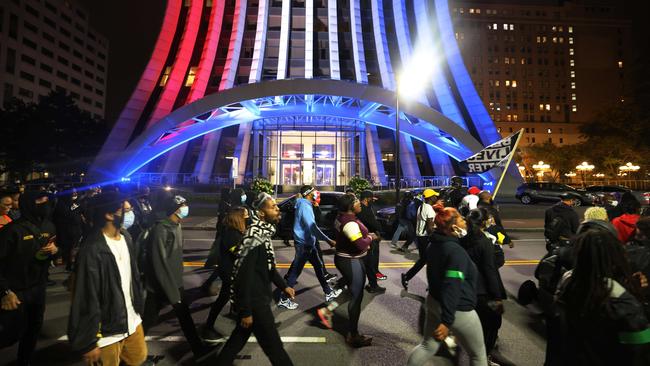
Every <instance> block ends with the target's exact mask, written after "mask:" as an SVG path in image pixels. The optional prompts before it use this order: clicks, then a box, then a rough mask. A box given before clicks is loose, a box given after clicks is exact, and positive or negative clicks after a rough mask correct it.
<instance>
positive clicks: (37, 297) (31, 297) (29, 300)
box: [14, 284, 46, 365]
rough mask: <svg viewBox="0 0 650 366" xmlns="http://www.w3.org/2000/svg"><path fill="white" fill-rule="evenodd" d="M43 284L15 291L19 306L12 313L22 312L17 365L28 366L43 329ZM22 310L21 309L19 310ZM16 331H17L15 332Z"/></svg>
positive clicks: (44, 287)
mask: <svg viewBox="0 0 650 366" xmlns="http://www.w3.org/2000/svg"><path fill="white" fill-rule="evenodd" d="M45 289H46V286H45V284H43V285H41V286H36V287H32V288H29V289H26V290H21V291H15V293H16V296H18V299H19V300H20V302H21V304H20V305H18V306H19V309H18V310H14V311H22V312H23V318H22V319H23V324H22V335H21V337H20V339H19V341H18V355H17V361H16V363H17V364H18V365H28V364H30V362H31V358H32V354H33V353H34V349H36V341H37V340H38V335H39V333H40V332H41V328H42V327H43V315H44V314H45ZM21 308H22V309H21ZM17 331H18V330H17Z"/></svg>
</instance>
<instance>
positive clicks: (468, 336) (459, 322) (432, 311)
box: [407, 295, 487, 366]
mask: <svg viewBox="0 0 650 366" xmlns="http://www.w3.org/2000/svg"><path fill="white" fill-rule="evenodd" d="M425 305H426V319H425V321H424V339H423V340H422V343H420V344H419V345H418V346H416V347H415V348H414V349H413V351H411V355H410V356H409V359H408V363H407V365H408V366H419V365H424V364H425V363H426V362H427V361H428V360H429V359H431V358H432V357H433V356H434V355H435V354H436V352H438V349H439V348H440V342H439V341H437V340H436V339H435V338H433V332H434V331H435V330H436V328H438V325H439V324H440V318H441V316H440V314H441V308H440V303H439V302H438V301H437V300H436V299H434V298H433V297H432V296H431V295H429V296H427V300H426V303H425ZM455 315H456V319H455V320H454V323H453V324H452V325H451V327H450V331H451V332H453V334H454V336H456V340H457V341H458V343H459V344H460V346H461V347H463V349H464V350H465V351H466V352H467V354H468V355H469V359H470V365H471V366H486V365H487V355H486V353H485V343H484V342H483V330H482V328H481V321H480V320H479V318H478V315H477V314H476V311H474V310H472V311H456V314H455Z"/></svg>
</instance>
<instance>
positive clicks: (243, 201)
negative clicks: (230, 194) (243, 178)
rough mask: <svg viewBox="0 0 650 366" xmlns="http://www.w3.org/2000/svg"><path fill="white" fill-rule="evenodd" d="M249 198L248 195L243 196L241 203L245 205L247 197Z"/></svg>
mask: <svg viewBox="0 0 650 366" xmlns="http://www.w3.org/2000/svg"><path fill="white" fill-rule="evenodd" d="M247 198H248V197H247V196H246V195H243V196H241V204H242V205H243V204H246V199H247Z"/></svg>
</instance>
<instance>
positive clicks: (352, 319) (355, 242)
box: [319, 193, 378, 348]
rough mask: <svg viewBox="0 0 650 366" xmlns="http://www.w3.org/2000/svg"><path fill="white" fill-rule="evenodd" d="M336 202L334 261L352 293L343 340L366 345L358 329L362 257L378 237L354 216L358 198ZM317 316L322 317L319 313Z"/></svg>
mask: <svg viewBox="0 0 650 366" xmlns="http://www.w3.org/2000/svg"><path fill="white" fill-rule="evenodd" d="M338 206H339V213H338V216H337V217H336V221H335V222H334V228H335V229H336V255H335V256H334V264H335V265H336V268H337V269H338V270H339V272H341V275H342V276H343V281H344V282H345V283H346V284H347V287H348V290H349V291H350V294H351V297H352V298H351V299H350V301H349V302H348V317H349V325H348V329H349V333H348V334H347V336H346V338H345V341H346V342H347V344H349V345H350V346H352V347H355V348H359V347H366V346H370V345H371V344H372V337H368V336H365V335H362V334H360V333H359V317H360V316H361V302H362V301H363V287H364V285H365V282H366V273H365V268H364V257H365V256H366V255H367V254H368V250H369V248H370V245H371V243H372V241H373V240H376V239H378V237H377V236H376V235H375V234H373V233H370V232H369V231H368V229H367V228H366V227H365V226H364V225H363V223H362V222H361V221H360V220H359V219H358V218H357V214H359V213H360V212H361V202H359V200H358V199H357V198H356V197H355V196H354V195H353V194H349V193H348V194H345V195H343V196H341V198H339V203H338ZM322 313H323V309H321V311H319V315H321V314H322ZM321 320H326V319H324V317H323V316H322V315H321ZM326 325H327V321H326ZM330 326H331V324H330Z"/></svg>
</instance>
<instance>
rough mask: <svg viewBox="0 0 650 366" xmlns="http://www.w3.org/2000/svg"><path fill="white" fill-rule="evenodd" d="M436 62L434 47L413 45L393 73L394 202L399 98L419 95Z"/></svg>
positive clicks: (397, 176)
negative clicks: (412, 50)
mask: <svg viewBox="0 0 650 366" xmlns="http://www.w3.org/2000/svg"><path fill="white" fill-rule="evenodd" d="M436 62H438V58H437V57H436V53H435V52H434V49H433V48H432V47H430V46H428V45H423V44H420V45H418V46H416V47H415V52H414V53H413V54H412V55H411V57H410V58H409V59H408V60H407V61H406V62H405V63H404V64H403V65H402V66H403V69H402V71H401V72H400V73H399V74H398V73H396V74H395V204H397V203H398V202H399V189H400V185H401V184H400V183H401V182H400V181H401V180H402V177H401V171H400V165H401V164H400V163H401V161H400V160H401V159H400V156H401V154H400V141H399V138H400V129H399V124H400V115H399V113H400V112H399V102H400V98H401V97H405V98H407V99H415V98H419V97H421V96H422V95H423V91H424V88H425V86H426V85H427V83H429V82H431V76H433V72H434V70H435V63H436Z"/></svg>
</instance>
